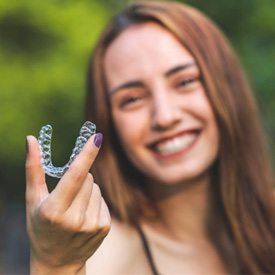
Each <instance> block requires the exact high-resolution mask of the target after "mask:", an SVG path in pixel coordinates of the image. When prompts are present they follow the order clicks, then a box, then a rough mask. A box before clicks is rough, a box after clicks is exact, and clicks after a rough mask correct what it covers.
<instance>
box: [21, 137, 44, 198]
mask: <svg viewBox="0 0 275 275" xmlns="http://www.w3.org/2000/svg"><path fill="white" fill-rule="evenodd" d="M26 150H27V156H26V165H25V167H26V200H27V203H32V202H34V201H37V200H40V199H43V198H44V197H45V196H47V195H48V194H49V192H48V188H47V185H46V181H45V173H44V169H43V167H42V165H41V153H40V148H39V144H38V141H37V139H36V138H35V137H34V136H27V137H26Z"/></svg>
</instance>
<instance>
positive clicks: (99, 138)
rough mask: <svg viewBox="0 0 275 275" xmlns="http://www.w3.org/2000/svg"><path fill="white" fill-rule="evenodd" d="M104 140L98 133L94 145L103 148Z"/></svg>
mask: <svg viewBox="0 0 275 275" xmlns="http://www.w3.org/2000/svg"><path fill="white" fill-rule="evenodd" d="M102 140H103V135H102V134H101V133H97V134H96V136H95V139H94V144H95V146H96V147H97V148H99V147H100V146H101V143H102Z"/></svg>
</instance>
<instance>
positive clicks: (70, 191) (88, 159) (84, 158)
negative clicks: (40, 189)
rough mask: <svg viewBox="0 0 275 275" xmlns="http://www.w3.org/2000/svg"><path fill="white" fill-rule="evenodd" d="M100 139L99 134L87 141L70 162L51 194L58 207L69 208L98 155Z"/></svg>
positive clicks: (100, 135)
mask: <svg viewBox="0 0 275 275" xmlns="http://www.w3.org/2000/svg"><path fill="white" fill-rule="evenodd" d="M102 139H103V135H102V134H101V133H97V134H96V135H93V136H91V137H90V138H89V139H88V141H87V143H86V144H85V145H84V147H83V150H82V151H81V152H80V153H79V155H78V156H77V157H76V158H75V160H74V161H73V162H72V164H71V166H70V168H69V169H68V170H67V172H66V173H65V174H64V176H63V177H62V178H61V180H60V181H59V183H58V184H57V186H56V188H55V189H54V191H53V192H52V196H51V197H52V199H53V200H54V199H55V198H56V199H57V200H58V202H59V203H60V205H63V207H62V208H66V207H67V206H69V205H70V204H71V201H72V200H73V199H74V197H75V196H76V194H77V193H78V191H79V190H80V188H81V186H82V183H83V182H84V180H85V179H86V177H87V174H88V173H89V170H90V168H91V166H92V164H93V162H94V160H95V158H96V156H97V154H98V151H99V148H100V146H101V143H102Z"/></svg>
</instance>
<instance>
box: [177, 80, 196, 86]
mask: <svg viewBox="0 0 275 275" xmlns="http://www.w3.org/2000/svg"><path fill="white" fill-rule="evenodd" d="M197 80H198V78H189V79H185V80H182V81H180V82H179V83H178V84H177V87H187V86H189V85H191V84H192V83H195V82H196V81H197Z"/></svg>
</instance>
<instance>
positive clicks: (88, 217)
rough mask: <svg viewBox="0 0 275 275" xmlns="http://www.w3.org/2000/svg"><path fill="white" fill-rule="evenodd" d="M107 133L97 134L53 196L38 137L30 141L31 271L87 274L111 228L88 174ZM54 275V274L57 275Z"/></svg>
mask: <svg viewBox="0 0 275 275" xmlns="http://www.w3.org/2000/svg"><path fill="white" fill-rule="evenodd" d="M101 140H102V135H101V134H96V135H93V136H92V137H91V138H90V139H89V140H88V141H87V143H86V144H85V146H84V148H83V150H82V152H81V153H80V154H79V155H78V156H77V158H76V159H75V160H74V161H73V163H72V164H71V166H70V168H69V170H68V171H67V172H66V173H65V174H64V176H63V177H62V178H61V179H60V181H59V183H58V184H57V186H56V187H55V189H54V190H53V191H52V192H51V193H49V192H48V188H47V184H46V181H45V175H44V171H43V168H42V166H41V164H40V150H39V146H38V142H37V140H36V138H35V137H33V136H28V137H27V148H28V152H27V159H26V182H27V184H26V209H27V229H28V234H29V238H30V243H31V273H32V274H35V275H38V274H66V275H69V274H80V273H82V274H83V273H85V262H86V260H87V259H88V258H89V257H90V256H91V255H92V254H93V253H94V252H95V251H96V249H97V248H98V247H99V245H100V244H101V242H102V241H103V239H104V238H105V236H106V235H107V234H108V232H109V229H110V214H109V210H108V208H107V206H106V203H105V201H104V199H103V198H102V196H101V192H100V189H99V187H98V185H97V184H95V183H94V179H93V176H92V175H91V174H90V173H89V170H90V167H91V165H92V164H93V162H94V160H95V158H96V155H97V153H98V150H99V147H100V145H101ZM53 272H55V273H53Z"/></svg>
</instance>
